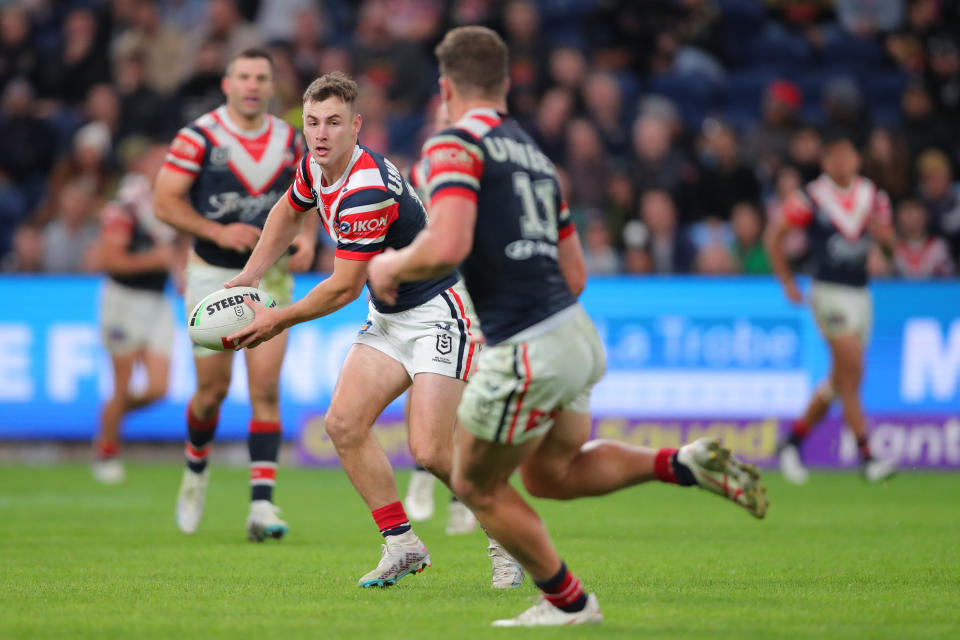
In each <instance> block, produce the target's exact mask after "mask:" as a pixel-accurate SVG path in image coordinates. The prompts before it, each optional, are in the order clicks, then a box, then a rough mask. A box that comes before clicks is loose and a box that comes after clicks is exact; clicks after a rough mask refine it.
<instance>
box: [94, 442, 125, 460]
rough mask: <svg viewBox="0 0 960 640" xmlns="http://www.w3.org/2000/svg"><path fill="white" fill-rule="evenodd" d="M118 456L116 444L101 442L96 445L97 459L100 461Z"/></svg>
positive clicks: (118, 448) (118, 451)
mask: <svg viewBox="0 0 960 640" xmlns="http://www.w3.org/2000/svg"><path fill="white" fill-rule="evenodd" d="M119 454H120V445H119V444H118V443H116V442H107V441H105V440H101V441H100V442H98V443H97V457H98V458H99V459H101V460H109V459H110V458H116V457H117V455H119Z"/></svg>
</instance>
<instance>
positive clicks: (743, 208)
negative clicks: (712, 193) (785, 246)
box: [730, 200, 771, 275]
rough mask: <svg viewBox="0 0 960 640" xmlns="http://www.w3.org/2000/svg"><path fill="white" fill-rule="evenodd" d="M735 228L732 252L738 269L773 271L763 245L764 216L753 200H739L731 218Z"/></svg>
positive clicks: (758, 272) (748, 272)
mask: <svg viewBox="0 0 960 640" xmlns="http://www.w3.org/2000/svg"><path fill="white" fill-rule="evenodd" d="M730 223H731V227H732V229H733V238H734V240H733V243H732V244H731V253H732V254H733V257H734V258H735V259H736V262H737V265H738V269H737V270H738V271H740V272H741V273H746V274H748V275H758V274H768V273H771V269H770V259H769V258H768V257H767V251H766V249H765V248H764V246H763V217H762V216H761V215H760V211H759V210H758V209H757V206H756V205H755V204H754V203H753V202H751V201H746V200H745V201H743V202H738V203H737V204H736V205H734V207H733V213H732V215H731V218H730Z"/></svg>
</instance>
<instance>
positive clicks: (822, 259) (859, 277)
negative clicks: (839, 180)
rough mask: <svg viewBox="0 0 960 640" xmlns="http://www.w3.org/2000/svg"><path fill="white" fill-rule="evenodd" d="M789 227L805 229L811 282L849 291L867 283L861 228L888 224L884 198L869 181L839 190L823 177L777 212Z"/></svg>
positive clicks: (863, 230) (857, 180) (864, 239)
mask: <svg viewBox="0 0 960 640" xmlns="http://www.w3.org/2000/svg"><path fill="white" fill-rule="evenodd" d="M783 213H784V216H785V217H786V220H787V222H788V223H789V224H791V225H793V226H796V227H801V228H805V229H806V230H807V238H808V241H809V246H810V250H811V252H812V254H813V259H814V264H815V267H814V274H813V277H814V279H816V280H822V281H824V282H835V283H837V284H845V285H849V286H854V287H863V286H866V284H867V280H868V277H867V254H868V253H869V252H870V247H871V245H872V241H871V239H870V237H869V234H867V228H868V227H869V226H870V225H871V224H874V223H880V224H890V198H889V197H888V196H887V194H886V193H885V192H884V191H882V190H880V189H878V188H877V186H876V185H875V184H874V183H873V182H871V181H870V180H869V179H867V178H864V177H860V176H858V177H856V178H855V179H854V181H853V184H851V185H850V186H849V187H848V188H846V189H841V188H840V187H838V186H837V185H836V183H834V182H833V180H831V179H830V178H829V177H827V176H826V175H821V176H820V177H819V178H817V179H816V180H814V181H813V182H811V183H809V184H808V185H807V186H806V188H804V189H803V191H802V192H801V193H800V194H799V196H798V197H795V198H791V199H790V200H789V202H787V203H785V205H784V208H783Z"/></svg>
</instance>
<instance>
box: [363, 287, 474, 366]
mask: <svg viewBox="0 0 960 640" xmlns="http://www.w3.org/2000/svg"><path fill="white" fill-rule="evenodd" d="M476 327H477V319H476V314H475V313H474V311H473V302H472V301H471V300H470V296H469V295H468V294H467V289H466V287H464V286H463V282H462V281H458V282H457V283H456V284H455V285H453V286H452V287H450V288H449V289H446V290H445V291H441V292H440V293H439V294H437V295H435V296H434V297H433V298H431V299H429V300H427V301H426V302H424V303H422V304H420V305H417V306H416V307H413V308H411V309H407V310H406V311H400V312H398V313H380V312H379V311H377V310H376V308H375V307H374V306H373V303H372V302H371V303H370V311H369V313H368V315H367V321H366V323H364V325H363V327H362V328H361V329H360V332H359V333H358V334H357V337H356V338H355V339H354V344H365V345H367V346H369V347H373V348H374V349H376V350H377V351H380V352H381V353H383V354H385V355H387V356H389V357H390V358H391V359H393V360H396V361H397V362H399V363H400V364H402V365H403V368H404V369H406V370H407V375H409V376H410V379H411V380H413V377H414V376H415V375H417V374H418V373H438V374H440V375H443V376H447V377H448V378H459V379H460V380H467V379H468V378H469V376H470V373H471V369H473V368H475V365H476V360H477V354H478V352H479V351H480V345H479V344H471V343H470V337H471V330H472V329H476Z"/></svg>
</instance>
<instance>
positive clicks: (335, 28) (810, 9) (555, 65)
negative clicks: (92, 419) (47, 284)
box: [0, 0, 960, 278]
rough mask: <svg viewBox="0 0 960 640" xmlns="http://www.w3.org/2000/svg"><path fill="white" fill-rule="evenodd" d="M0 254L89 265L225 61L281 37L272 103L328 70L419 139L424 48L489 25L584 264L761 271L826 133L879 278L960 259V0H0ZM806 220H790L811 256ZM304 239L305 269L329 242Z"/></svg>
mask: <svg viewBox="0 0 960 640" xmlns="http://www.w3.org/2000/svg"><path fill="white" fill-rule="evenodd" d="M0 7H2V8H0V87H2V105H0V256H3V257H2V259H0V268H2V270H4V271H8V272H31V271H47V272H82V271H93V270H96V269H97V260H96V241H97V237H98V216H99V212H100V210H101V208H102V207H103V205H104V203H105V202H107V201H109V200H110V199H111V197H113V195H114V192H115V190H116V186H117V184H118V181H119V178H120V177H121V176H122V175H123V174H124V173H125V172H128V171H131V170H135V168H136V165H137V163H138V161H139V160H140V159H141V158H142V157H144V156H145V155H148V154H151V153H159V152H160V151H161V150H162V145H165V144H167V143H168V142H169V140H170V139H171V138H172V136H173V133H174V132H175V131H176V129H177V128H179V127H180V126H181V125H183V124H185V123H187V122H188V121H190V120H192V119H193V118H195V117H197V116H198V115H200V114H202V113H203V112H205V111H207V110H210V109H212V108H214V107H216V106H217V105H219V104H220V103H221V101H222V94H221V92H220V78H221V76H222V73H223V70H224V66H225V63H226V61H227V60H228V59H229V58H230V57H231V56H232V55H234V54H235V53H237V52H239V51H240V50H242V49H244V48H246V47H249V46H252V45H265V46H267V47H268V48H269V50H270V51H271V52H272V54H273V56H274V62H275V74H276V83H277V95H276V98H275V99H274V105H273V110H274V113H276V114H278V115H280V116H281V117H284V118H286V119H288V120H289V121H290V122H292V123H294V124H296V125H298V126H300V125H301V122H300V109H301V94H302V91H303V88H304V87H305V86H306V85H307V84H308V83H309V82H310V81H311V80H312V79H313V78H314V77H316V76H318V75H320V74H322V73H324V72H326V71H330V70H333V69H342V70H344V71H346V72H348V73H350V74H352V75H354V76H355V77H356V78H357V80H358V81H359V83H360V86H361V97H360V104H359V110H360V112H361V113H362V115H363V119H364V124H363V129H362V131H361V142H362V143H363V144H365V145H367V146H368V147H370V148H372V149H374V150H376V151H380V152H383V153H386V154H388V155H389V156H390V157H391V158H392V159H393V160H394V161H395V162H396V163H397V164H398V165H404V164H409V162H411V161H412V160H414V159H415V158H416V155H417V151H418V147H419V145H420V144H421V143H422V141H423V140H424V139H425V137H426V136H427V135H428V134H429V133H430V126H431V125H430V121H431V114H432V110H433V109H435V107H436V103H437V97H436V75H437V70H436V66H435V62H434V59H433V55H432V49H433V47H434V45H435V44H436V43H437V42H438V41H439V39H440V38H441V37H442V35H443V33H444V32H445V30H446V29H448V28H450V27H453V26H457V25H462V24H486V25H488V26H491V27H493V28H495V29H497V30H498V31H499V32H500V33H501V34H502V35H503V37H504V39H505V40H506V41H507V43H508V45H509V47H510V52H511V69H510V75H511V86H512V89H511V93H510V109H511V111H512V113H513V115H514V116H516V117H517V118H518V119H519V120H520V121H521V123H522V124H523V125H524V126H525V127H526V128H527V130H528V131H530V132H531V133H532V134H533V135H534V137H535V138H536V140H537V141H538V142H539V144H540V145H541V146H542V148H543V150H544V151H545V152H546V153H547V155H549V156H550V157H551V158H552V159H553V160H554V161H555V162H556V164H557V165H558V167H560V168H561V175H562V183H563V186H564V190H565V194H566V197H567V200H568V201H569V204H570V206H571V209H572V210H573V211H574V215H575V219H576V221H577V226H578V229H579V231H580V234H581V238H582V241H583V244H584V247H585V250H586V254H587V258H588V265H589V268H590V271H591V273H594V274H612V273H689V272H699V273H708V274H728V273H749V274H760V273H769V271H770V265H769V263H768V260H767V256H766V254H765V251H764V249H763V244H762V237H763V232H764V228H765V226H766V223H767V221H768V220H769V219H770V218H771V217H772V216H777V215H779V205H780V201H781V199H782V197H783V196H784V194H787V193H790V192H791V191H792V190H794V189H796V188H798V187H799V186H800V185H801V184H803V183H804V182H805V181H808V180H811V179H813V178H814V177H816V175H817V174H818V173H819V168H818V155H819V151H820V145H821V141H822V139H823V137H824V136H825V135H830V134H832V133H834V132H837V131H842V132H844V133H846V134H848V135H850V136H851V137H852V138H853V139H854V140H855V141H856V143H857V144H858V145H859V146H860V148H861V149H862V157H863V172H864V174H865V175H867V176H868V177H870V178H871V179H872V180H874V181H875V182H876V183H877V184H878V185H879V186H880V187H881V188H883V189H885V190H886V191H887V192H888V193H889V194H890V196H891V198H892V199H893V201H894V203H895V219H896V224H897V228H898V231H899V233H900V238H901V240H900V243H901V247H900V248H899V249H898V251H897V252H896V253H895V254H894V255H893V256H892V257H891V256H889V255H884V254H882V253H880V252H879V251H878V252H877V253H876V255H874V256H872V258H871V270H872V272H873V273H875V274H877V275H897V276H903V277H910V278H927V277H937V276H947V275H951V274H953V273H954V265H955V264H956V263H957V261H958V258H960V185H958V183H957V182H956V181H955V180H956V176H958V173H957V171H958V169H960V40H958V37H960V3H957V2H954V1H952V0H766V1H764V0H449V1H441V0H365V1H363V2H350V1H348V0H269V1H267V0H259V1H258V0H115V1H113V2H105V1H100V2H97V1H95V0H88V1H85V2H84V1H69V0H67V1H63V2H54V1H52V0H23V1H21V2H2V3H0ZM805 250H806V248H805V238H804V236H803V235H802V234H799V233H798V235H797V236H796V237H793V238H792V239H791V242H790V245H789V251H790V256H791V258H792V259H793V260H794V262H795V263H796V264H797V265H798V266H800V267H802V266H803V264H804V261H805ZM324 253H325V254H326V255H325V256H324V255H321V256H320V257H319V258H318V265H317V266H318V268H322V267H323V266H324V264H325V261H327V260H329V251H327V252H324Z"/></svg>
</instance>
